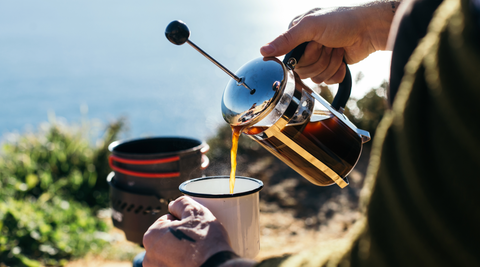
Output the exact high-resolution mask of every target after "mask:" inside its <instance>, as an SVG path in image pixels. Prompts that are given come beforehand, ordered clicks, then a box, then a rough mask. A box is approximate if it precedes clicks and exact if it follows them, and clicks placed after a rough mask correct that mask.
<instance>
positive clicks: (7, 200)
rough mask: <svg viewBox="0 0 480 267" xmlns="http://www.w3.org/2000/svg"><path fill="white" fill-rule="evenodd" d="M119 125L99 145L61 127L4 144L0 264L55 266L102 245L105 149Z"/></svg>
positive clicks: (105, 204)
mask: <svg viewBox="0 0 480 267" xmlns="http://www.w3.org/2000/svg"><path fill="white" fill-rule="evenodd" d="M122 125H123V121H122V120H119V121H117V122H115V123H112V124H110V125H109V126H108V128H107V131H106V134H105V135H104V137H103V139H102V140H99V142H97V143H98V145H97V146H93V145H91V142H90V140H89V138H88V131H87V130H85V129H81V128H74V127H72V126H70V127H65V126H61V125H59V124H51V125H49V126H48V127H47V129H46V130H45V131H39V132H37V133H34V134H26V135H23V136H19V137H18V138H17V140H16V141H13V142H9V143H6V144H4V145H3V150H2V154H1V156H0V188H2V190H1V191H0V200H1V202H0V263H4V264H6V265H9V266H40V264H44V265H51V266H61V265H64V264H65V263H66V262H67V260H68V259H71V258H75V257H80V256H83V255H85V254H86V253H87V252H89V251H92V250H95V249H100V248H102V246H104V245H105V244H106V241H105V240H103V239H102V237H104V236H105V234H104V232H105V231H107V230H108V229H107V228H108V227H107V225H106V224H105V222H103V221H102V220H100V219H99V218H97V216H95V214H96V212H97V211H98V210H99V209H101V208H106V207H108V205H109V193H108V190H109V188H108V184H107V183H106V181H105V177H106V175H107V174H108V172H109V171H110V168H109V166H108V161H107V155H108V149H107V146H108V144H109V143H111V142H112V141H113V140H115V139H116V136H117V134H118V133H119V131H120V130H121V128H122Z"/></svg>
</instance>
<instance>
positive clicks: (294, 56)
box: [283, 42, 352, 113]
mask: <svg viewBox="0 0 480 267" xmlns="http://www.w3.org/2000/svg"><path fill="white" fill-rule="evenodd" d="M307 44H308V42H305V43H303V44H300V45H299V46H297V47H295V48H294V49H293V50H292V51H290V52H289V53H288V54H286V55H285V58H284V59H283V64H285V66H287V68H288V69H290V70H292V71H293V69H294V68H295V66H296V65H297V63H298V61H300V58H301V57H302V55H303V53H304V52H305V48H306V47H307ZM343 62H344V63H345V66H346V68H347V71H346V73H345V77H344V78H343V81H342V82H341V83H340V84H339V85H338V91H337V94H336V95H335V98H334V99H333V101H332V107H333V108H334V109H336V110H338V111H341V112H342V113H343V109H345V105H346V104H347V101H348V99H349V98H350V93H351V92H352V74H351V73H350V69H349V68H348V65H347V62H345V58H344V59H343Z"/></svg>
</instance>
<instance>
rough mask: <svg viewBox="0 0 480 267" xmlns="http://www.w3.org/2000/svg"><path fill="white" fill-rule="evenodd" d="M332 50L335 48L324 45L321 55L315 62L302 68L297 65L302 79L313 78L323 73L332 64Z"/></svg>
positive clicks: (297, 70)
mask: <svg viewBox="0 0 480 267" xmlns="http://www.w3.org/2000/svg"><path fill="white" fill-rule="evenodd" d="M332 52H333V48H330V47H324V48H323V49H322V52H321V55H320V57H319V58H318V59H317V60H316V61H315V62H313V64H310V65H308V66H304V67H300V68H298V67H297V68H296V69H295V71H296V72H297V74H298V75H299V76H300V78H302V79H306V78H311V77H315V76H318V75H320V74H322V73H323V72H325V70H326V69H327V68H328V66H329V65H330V61H331V58H332Z"/></svg>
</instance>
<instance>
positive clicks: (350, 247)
mask: <svg viewBox="0 0 480 267" xmlns="http://www.w3.org/2000/svg"><path fill="white" fill-rule="evenodd" d="M469 5H470V2H469V1H468V0H445V1H444V2H443V3H442V4H441V5H440V7H439V8H438V9H437V11H436V13H435V15H434V18H433V19H432V21H431V23H430V26H429V31H428V33H427V35H426V36H425V37H424V38H423V39H422V41H421V42H420V44H419V45H418V47H417V48H416V50H415V51H414V53H413V55H412V57H411V59H410V61H409V63H408V64H407V66H406V68H405V76H404V78H403V80H402V83H401V85H400V89H399V92H398V94H397V96H396V100H395V103H394V105H393V108H392V110H390V111H388V112H387V113H386V114H385V116H384V118H383V120H382V122H381V123H380V125H379V127H378V129H377V132H376V134H375V140H374V144H373V149H372V154H371V162H370V166H369V170H368V173H367V178H366V183H365V188H364V189H363V191H362V198H361V203H362V205H363V207H364V214H365V219H363V220H360V221H359V222H358V223H357V225H356V226H355V229H353V231H352V235H351V236H350V237H349V238H347V239H345V240H339V241H337V242H335V243H331V244H329V245H327V246H323V247H316V248H312V249H311V250H309V251H306V252H303V253H300V254H296V255H291V256H284V257H281V258H273V259H267V260H265V261H263V262H261V263H259V264H258V266H262V267H265V266H266V267H268V266H440V267H441V266H480V245H478V242H479V240H480V228H479V225H480V210H479V207H480V193H479V192H478V189H479V188H480V175H479V174H478V167H479V166H480V109H479V108H478V106H477V105H480V36H479V31H478V29H477V28H476V24H475V21H474V19H473V18H472V15H471V12H470V10H469Z"/></svg>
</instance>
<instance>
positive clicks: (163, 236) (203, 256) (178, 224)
mask: <svg viewBox="0 0 480 267" xmlns="http://www.w3.org/2000/svg"><path fill="white" fill-rule="evenodd" d="M168 209H169V211H170V213H171V214H166V215H164V216H162V217H160V218H159V219H158V220H157V221H156V222H155V223H154V224H153V225H152V226H151V227H150V228H149V229H148V230H147V232H146V233H145V235H144V237H143V244H144V246H145V250H146V254H145V258H144V260H143V266H145V267H151V266H171V267H173V266H182V267H183V266H200V265H202V264H203V263H204V262H205V261H206V260H207V259H209V258H210V256H212V255H214V254H216V253H217V252H220V251H232V248H231V247H230V241H229V239H228V234H227V232H226V231H225V228H224V227H223V226H222V224H220V223H219V222H218V221H217V219H216V218H215V216H213V214H212V213H211V212H210V211H209V210H208V209H207V208H205V207H204V206H202V205H200V204H199V203H197V202H196V201H194V200H193V199H191V198H190V197H186V196H182V197H179V198H178V199H176V200H175V201H172V202H171V203H170V204H169V206H168Z"/></svg>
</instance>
